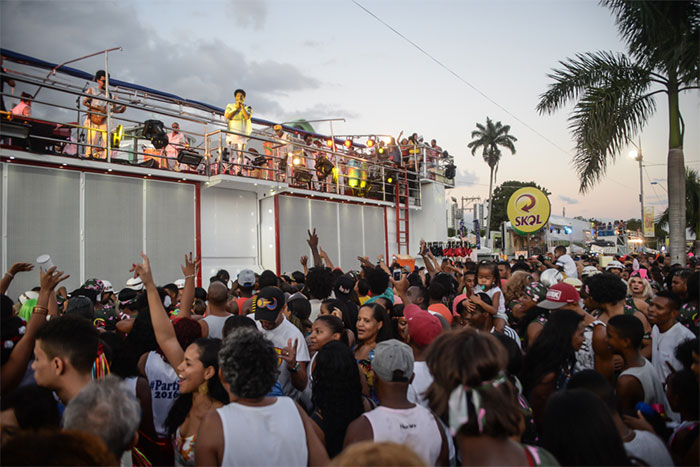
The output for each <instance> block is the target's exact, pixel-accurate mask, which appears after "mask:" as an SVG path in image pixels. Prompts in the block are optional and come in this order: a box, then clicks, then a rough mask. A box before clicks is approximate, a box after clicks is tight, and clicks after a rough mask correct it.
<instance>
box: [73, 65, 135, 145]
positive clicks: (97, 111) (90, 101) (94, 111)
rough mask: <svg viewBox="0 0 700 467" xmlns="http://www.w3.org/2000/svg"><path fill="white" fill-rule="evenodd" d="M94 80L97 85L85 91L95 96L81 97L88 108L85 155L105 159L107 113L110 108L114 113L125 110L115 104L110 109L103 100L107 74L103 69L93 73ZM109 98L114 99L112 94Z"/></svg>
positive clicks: (105, 94)
mask: <svg viewBox="0 0 700 467" xmlns="http://www.w3.org/2000/svg"><path fill="white" fill-rule="evenodd" d="M95 81H96V82H97V86H93V87H91V88H90V89H88V90H87V92H86V94H89V95H90V96H95V97H94V98H93V97H86V98H85V99H83V105H84V106H85V107H87V108H88V114H87V117H85V123H84V126H85V127H86V128H87V138H86V144H87V147H86V148H85V157H88V158H90V157H93V156H94V157H95V158H97V159H106V158H107V154H106V153H105V151H104V148H105V147H106V146H107V115H108V113H109V112H110V110H111V111H112V112H114V113H123V112H125V111H126V106H124V105H116V106H113V107H112V108H111V109H110V107H111V104H109V103H108V102H107V101H105V100H103V99H104V98H105V97H106V96H107V85H106V82H107V74H106V73H105V71H104V70H98V71H97V73H95ZM110 98H112V99H113V100H114V99H115V97H114V96H110Z"/></svg>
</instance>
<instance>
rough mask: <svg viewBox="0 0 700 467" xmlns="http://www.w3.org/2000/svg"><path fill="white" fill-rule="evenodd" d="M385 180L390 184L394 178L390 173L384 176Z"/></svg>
mask: <svg viewBox="0 0 700 467" xmlns="http://www.w3.org/2000/svg"><path fill="white" fill-rule="evenodd" d="M386 182H387V183H388V184H389V185H391V184H392V183H394V178H393V177H392V176H391V175H389V176H388V177H387V178H386Z"/></svg>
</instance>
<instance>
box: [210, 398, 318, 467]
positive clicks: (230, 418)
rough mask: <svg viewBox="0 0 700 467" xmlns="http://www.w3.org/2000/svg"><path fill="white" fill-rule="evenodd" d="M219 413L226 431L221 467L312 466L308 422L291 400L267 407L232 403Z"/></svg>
mask: <svg viewBox="0 0 700 467" xmlns="http://www.w3.org/2000/svg"><path fill="white" fill-rule="evenodd" d="M216 412H217V414H218V415H219V418H220V419H221V427H222V429H223V432H224V433H223V434H224V454H223V459H222V460H221V465H226V466H235V465H241V466H243V465H245V466H248V465H285V466H295V465H298V466H305V465H307V464H308V459H309V452H308V449H307V446H306V430H305V429H304V422H303V421H302V419H301V415H299V410H298V409H297V407H296V405H294V401H292V400H291V399H290V398H288V397H277V398H276V401H275V403H274V404H271V405H266V406H263V407H251V406H247V405H243V404H238V403H236V402H231V403H230V404H227V405H225V406H223V407H221V408H220V409H216Z"/></svg>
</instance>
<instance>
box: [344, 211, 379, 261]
mask: <svg viewBox="0 0 700 467" xmlns="http://www.w3.org/2000/svg"><path fill="white" fill-rule="evenodd" d="M377 209H381V208H377ZM362 210H363V207H362V206H359V205H357V204H341V205H340V206H339V211H340V216H339V219H338V220H339V224H340V232H339V236H338V244H339V249H340V258H339V259H336V258H333V259H334V260H335V261H336V266H339V267H340V268H342V269H343V270H349V269H358V268H359V263H358V261H357V257H358V256H363V247H362V243H363V239H364V232H363V230H362V217H363V216H362Z"/></svg>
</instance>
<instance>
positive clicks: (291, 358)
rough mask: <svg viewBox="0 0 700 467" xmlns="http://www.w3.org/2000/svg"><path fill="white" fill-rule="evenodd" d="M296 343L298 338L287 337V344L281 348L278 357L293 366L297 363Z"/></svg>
mask: <svg viewBox="0 0 700 467" xmlns="http://www.w3.org/2000/svg"><path fill="white" fill-rule="evenodd" d="M297 344H299V339H292V338H291V337H290V338H289V339H287V346H286V347H285V348H283V349H282V353H281V354H280V357H281V358H282V360H284V361H285V362H287V365H289V366H290V367H292V368H294V366H296V364H297Z"/></svg>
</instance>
